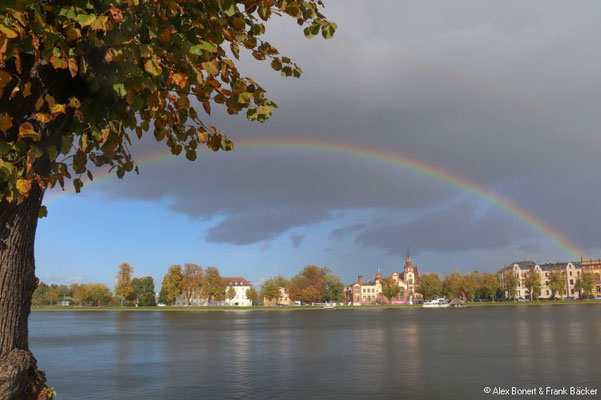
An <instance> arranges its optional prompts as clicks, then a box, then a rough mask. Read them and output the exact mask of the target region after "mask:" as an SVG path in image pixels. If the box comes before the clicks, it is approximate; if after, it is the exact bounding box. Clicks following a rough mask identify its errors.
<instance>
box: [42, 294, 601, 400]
mask: <svg viewBox="0 0 601 400" xmlns="http://www.w3.org/2000/svg"><path fill="white" fill-rule="evenodd" d="M600 321H601V307H582V306H573V307H572V306H553V307H517V308H516V307H491V308H484V307H478V308H465V309H459V310H423V309H407V308H404V309H395V310H350V311H342V310H336V311H323V312H321V311H320V312H314V311H309V312H304V311H294V312H245V313H237V312H236V313H234V312H200V313H195V312H151V313H145V312H144V313H143V312H139V313H104V312H97V313H44V312H35V313H33V314H32V316H31V331H32V337H31V346H32V348H33V350H34V352H35V353H36V355H37V357H38V361H39V364H40V366H41V367H42V368H43V369H45V370H47V371H48V379H49V382H50V383H51V384H52V385H54V386H56V387H57V388H58V389H59V392H60V394H61V397H60V398H61V399H84V398H85V399H102V400H106V399H113V398H119V399H121V398H127V399H146V398H157V399H197V398H250V399H262V398H268V397H271V398H289V399H295V398H307V399H313V398H345V399H363V398H376V399H377V398H400V397H403V398H411V399H432V398H436V399H445V398H447V399H455V398H479V396H481V390H482V387H483V386H486V385H488V386H496V385H510V386H511V385H519V384H535V385H560V384H566V385H573V384H587V383H588V384H589V386H590V385H595V384H597V382H601V370H600V369H599V368H598V367H597V357H598V354H601V340H599V339H600V338H601V322H600ZM82 382H84V383H85V384H82Z"/></svg>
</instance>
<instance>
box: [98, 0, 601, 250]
mask: <svg viewBox="0 0 601 400" xmlns="http://www.w3.org/2000/svg"><path fill="white" fill-rule="evenodd" d="M325 12H326V14H328V15H329V16H331V18H332V19H333V20H335V21H336V22H337V23H338V25H339V31H338V33H337V36H336V38H335V39H333V40H329V41H324V40H321V39H313V40H306V39H305V38H303V35H302V34H301V33H300V32H298V31H297V29H296V28H297V27H295V26H294V22H293V21H290V20H285V21H275V22H274V23H271V24H270V26H269V27H270V29H271V38H270V40H271V41H272V42H273V43H274V44H276V45H279V46H280V49H281V50H282V51H283V52H284V53H286V54H287V55H290V56H292V58H294V59H295V60H296V61H297V62H298V63H299V64H300V65H301V66H302V67H303V70H304V72H305V73H304V75H303V77H301V79H300V80H296V79H282V78H281V77H280V76H279V75H278V74H277V73H274V71H271V70H270V69H269V68H268V66H267V65H265V63H258V62H255V61H253V60H252V57H249V56H245V58H244V60H243V62H242V65H241V68H242V71H243V72H244V73H245V74H247V75H250V76H253V77H255V78H256V79H257V80H258V81H259V82H261V83H262V84H263V86H264V87H265V88H266V89H267V90H268V94H269V95H270V96H271V98H272V99H273V100H275V101H276V102H277V103H278V104H279V105H280V107H281V109H280V110H279V111H277V112H276V113H275V115H274V118H273V119H272V120H271V121H268V122H267V123H266V124H251V123H248V122H246V121H245V119H244V118H243V117H242V116H237V117H231V116H226V115H224V114H223V113H221V112H219V111H217V112H216V113H215V114H214V115H212V116H211V117H209V118H208V121H209V122H210V123H213V124H215V125H217V126H219V127H220V128H221V129H223V130H224V131H226V132H227V133H229V134H230V135H231V137H232V138H233V139H234V140H236V139H238V140H244V139H246V138H254V137H257V136H266V137H272V138H292V137H294V138H303V139H307V140H311V139H322V140H328V141H332V142H342V143H351V144H354V145H357V146H366V147H374V148H378V149H385V150H387V151H389V152H392V153H396V154H399V155H405V156H409V157H412V158H414V159H417V160H421V161H424V162H428V163H431V164H433V165H435V166H438V167H440V168H441V169H443V170H446V171H449V172H451V173H453V174H456V175H458V176H461V177H463V178H465V179H468V180H471V181H473V182H474V183H475V184H477V185H480V186H482V187H485V188H487V189H490V190H493V191H495V192H499V193H501V194H503V196H504V197H507V198H508V199H510V200H511V201H512V202H514V203H516V204H518V205H520V206H521V207H522V208H524V209H525V210H526V211H527V212H532V213H533V214H535V215H537V217H538V218H539V219H542V220H544V221H548V222H549V224H550V225H552V226H553V227H554V229H556V230H558V231H561V232H564V233H565V235H566V236H567V237H569V238H571V239H572V240H573V241H574V242H576V243H578V244H581V245H582V246H583V247H585V248H590V249H592V248H599V247H601V245H599V244H598V243H597V240H596V238H598V237H600V236H601V224H596V223H592V222H591V220H592V219H594V216H596V215H598V208H599V207H598V201H597V199H598V198H599V197H600V196H601V185H599V178H598V176H596V175H598V174H595V173H594V172H596V171H597V170H598V168H599V167H598V165H597V163H596V162H595V160H597V159H598V156H597V152H598V149H599V147H600V145H601V139H599V137H598V135H597V134H596V133H595V132H597V131H598V126H599V124H600V121H599V118H598V110H599V109H600V108H601V96H599V93H601V80H599V71H600V70H601V56H599V52H598V47H599V45H598V37H599V33H600V32H599V31H600V29H599V23H598V21H599V19H600V18H601V3H599V2H597V1H582V2H577V3H575V2H565V1H559V0H556V1H531V2H523V1H522V0H508V1H504V2H495V1H481V0H457V1H454V2H448V1H432V2H422V1H405V2H399V1H397V0H388V1H385V0H382V1H380V2H378V7H374V6H373V4H372V3H370V2H365V1H359V0H344V1H332V2H328V3H327V8H326V11H325ZM151 149H152V150H153V151H154V149H156V144H154V143H152V140H148V141H144V142H143V143H141V146H139V147H138V148H137V149H136V150H135V151H136V152H137V153H138V154H146V153H147V152H148V151H150V150H151ZM591 171H593V172H591ZM107 191H108V192H109V196H110V197H111V198H123V197H126V198H136V199H146V200H157V199H165V201H167V204H169V207H170V208H171V209H173V210H175V211H177V212H181V213H183V214H186V215H190V216H192V217H199V218H212V217H215V216H218V215H222V216H224V218H225V219H224V220H223V221H222V222H220V223H219V224H217V225H216V226H215V227H214V228H213V229H211V230H210V232H209V233H208V240H211V241H219V242H226V243H235V244H246V243H253V242H261V241H264V240H271V239H273V238H275V237H277V236H279V235H281V234H284V233H285V232H288V231H289V230H290V229H293V228H295V227H299V226H306V225H308V224H312V223H316V222H320V221H324V220H327V219H328V218H330V216H331V215H332V213H333V212H334V211H337V210H343V211H344V210H357V209H377V210H379V211H380V212H379V216H382V215H383V214H385V213H388V212H390V213H393V214H394V213H406V214H416V215H417V214H420V213H424V212H425V210H428V209H431V208H433V207H436V206H440V204H443V203H444V202H446V201H448V199H449V198H452V197H453V196H456V195H457V194H458V190H457V189H454V188H451V187H449V186H446V185H445V184H441V183H440V182H438V181H436V180H433V179H431V178H427V177H424V176H423V175H419V174H415V173H411V172H408V171H406V170H405V171H402V170H400V169H398V168H394V167H391V166H386V165H382V164H378V163H376V162H373V161H366V160H359V159H353V158H350V157H348V156H344V155H339V154H338V155H335V154H333V153H332V154H322V153H316V152H302V151H292V152H290V151H275V150H273V149H271V150H270V149H266V150H265V151H257V150H252V151H246V150H243V149H240V150H236V151H235V152H233V153H231V154H210V153H204V154H201V155H200V157H199V160H198V162H196V163H194V164H192V163H188V162H186V161H179V160H178V161H174V162H170V163H168V164H163V165H161V166H160V167H151V166H143V168H142V175H141V176H138V177H131V178H129V182H128V184H127V185H121V184H119V183H116V184H113V185H110V187H108V188H107ZM465 207H466V208H465V209H463V210H460V211H457V212H460V214H458V215H460V216H462V217H464V218H465V219H463V220H461V225H460V227H461V229H459V230H458V229H457V227H456V226H455V225H452V224H443V223H437V222H436V221H443V220H444V219H445V218H447V219H449V220H451V219H452V218H451V217H450V216H446V217H445V216H443V215H438V216H437V217H436V218H434V216H430V217H424V220H423V221H422V222H424V223H425V225H426V226H428V225H429V226H431V227H436V230H435V231H424V229H425V228H424V227H420V226H417V225H415V224H413V225H412V224H397V225H395V224H392V223H387V224H383V225H381V226H378V225H374V224H371V225H369V228H368V230H367V231H365V232H362V233H361V234H360V237H361V238H362V243H365V244H370V245H372V244H373V245H376V240H375V239H374V238H379V239H382V240H383V241H384V242H386V241H392V242H394V240H399V241H400V240H401V239H403V238H405V236H400V237H398V238H396V239H394V238H393V237H390V236H389V237H388V238H386V232H389V233H391V234H392V233H395V232H396V233H399V234H400V235H407V233H406V232H404V231H402V230H401V227H403V226H409V227H411V228H412V229H413V230H415V232H422V233H421V236H420V235H416V236H407V237H406V238H407V239H408V240H409V239H410V240H411V241H413V242H414V243H415V244H414V245H413V246H415V247H420V246H421V247H422V248H423V249H426V248H428V249H434V246H435V245H436V246H438V245H440V246H441V247H442V249H448V250H451V249H467V248H469V247H470V246H473V248H474V249H490V248H492V247H494V246H504V245H506V244H507V243H509V242H512V241H513V240H514V239H512V238H513V236H511V235H509V233H510V231H511V229H509V227H508V224H509V222H507V221H506V220H505V218H504V217H503V216H502V215H500V214H499V215H497V214H491V215H490V216H487V217H485V218H484V219H479V218H475V217H474V216H473V215H472V214H470V210H469V206H465ZM288 210H294V211H293V212H289V211H288ZM263 222H264V223H263ZM455 222H457V223H459V221H455ZM495 224H499V225H498V226H497V225H495ZM495 227H497V228H496V229H493V228H495ZM485 228H486V229H488V230H486V229H485ZM518 230H519V229H518ZM491 231H492V233H490V232H491ZM478 236H482V237H478ZM520 237H522V238H523V237H527V235H522V236H519V235H517V236H516V238H520ZM370 238H371V239H370ZM418 240H422V241H423V242H424V244H423V245H421V244H419V243H418ZM515 240H518V239H515ZM392 242H391V243H389V244H387V245H380V246H379V247H381V248H385V249H386V250H387V251H392V250H391V249H394V247H395V245H394V243H392ZM445 243H446V244H445ZM403 247H404V246H403ZM442 249H441V250H442ZM400 251H401V252H403V251H404V249H401V250H400Z"/></svg>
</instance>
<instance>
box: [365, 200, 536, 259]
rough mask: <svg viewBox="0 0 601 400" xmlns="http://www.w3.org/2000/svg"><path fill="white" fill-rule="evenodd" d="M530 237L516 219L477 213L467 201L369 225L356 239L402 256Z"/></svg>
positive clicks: (484, 246) (489, 246)
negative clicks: (398, 220) (402, 219)
mask: <svg viewBox="0 0 601 400" xmlns="http://www.w3.org/2000/svg"><path fill="white" fill-rule="evenodd" d="M529 238H532V231H529V230H528V229H527V228H525V227H524V226H523V225H521V224H520V223H519V222H517V220H512V219H510V218H508V216H507V215H503V214H502V213H500V212H499V211H498V210H489V211H488V212H487V213H485V214H484V215H477V214H475V213H474V210H473V208H472V206H471V205H470V204H469V203H468V202H462V203H460V204H458V205H454V206H451V207H449V208H446V209H443V210H440V211H436V212H432V213H429V214H426V215H424V216H423V217H421V218H418V219H415V220H413V221H410V222H401V223H381V224H374V225H372V226H368V227H367V228H366V229H365V231H363V232H362V233H360V234H359V235H358V236H357V238H356V242H357V243H358V244H360V245H362V246H371V247H378V248H381V249H383V250H385V251H386V252H387V253H389V254H395V255H399V256H403V255H404V254H405V252H406V251H407V248H408V249H409V250H410V251H411V253H413V254H420V253H422V252H426V251H441V252H444V251H466V250H475V249H477V250H488V249H495V248H499V247H508V246H511V245H513V244H515V243H519V242H521V241H523V240H526V239H529Z"/></svg>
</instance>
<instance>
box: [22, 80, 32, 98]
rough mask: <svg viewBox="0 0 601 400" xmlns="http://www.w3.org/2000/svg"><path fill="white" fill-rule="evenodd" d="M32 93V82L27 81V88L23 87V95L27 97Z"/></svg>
mask: <svg viewBox="0 0 601 400" xmlns="http://www.w3.org/2000/svg"><path fill="white" fill-rule="evenodd" d="M30 94H31V82H27V83H26V84H25V88H24V89H23V97H27V96H29V95H30Z"/></svg>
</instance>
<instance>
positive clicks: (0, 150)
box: [0, 141, 11, 156]
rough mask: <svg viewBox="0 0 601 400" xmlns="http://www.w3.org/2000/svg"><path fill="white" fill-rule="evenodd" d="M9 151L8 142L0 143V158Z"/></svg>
mask: <svg viewBox="0 0 601 400" xmlns="http://www.w3.org/2000/svg"><path fill="white" fill-rule="evenodd" d="M10 149H11V145H10V143H8V142H4V141H2V142H0V156H3V155H5V154H8V152H9V151H10Z"/></svg>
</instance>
